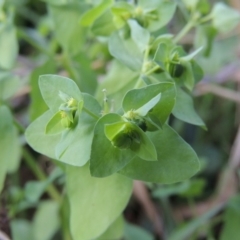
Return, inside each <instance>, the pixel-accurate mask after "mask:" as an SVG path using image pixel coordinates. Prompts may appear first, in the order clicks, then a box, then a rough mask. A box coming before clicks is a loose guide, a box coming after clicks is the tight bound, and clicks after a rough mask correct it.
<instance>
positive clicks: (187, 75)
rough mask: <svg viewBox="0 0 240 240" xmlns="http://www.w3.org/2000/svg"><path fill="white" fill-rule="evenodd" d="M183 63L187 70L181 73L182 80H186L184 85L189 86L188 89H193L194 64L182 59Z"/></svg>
mask: <svg viewBox="0 0 240 240" xmlns="http://www.w3.org/2000/svg"><path fill="white" fill-rule="evenodd" d="M181 64H182V66H183V67H185V71H184V72H183V74H182V75H181V77H180V81H181V80H182V81H183V82H184V85H185V86H186V87H187V89H188V90H190V91H192V89H193V87H194V84H195V79H194V74H193V69H192V64H191V62H185V61H181Z"/></svg>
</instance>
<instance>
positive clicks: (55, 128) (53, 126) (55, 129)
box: [45, 112, 65, 134]
mask: <svg viewBox="0 0 240 240" xmlns="http://www.w3.org/2000/svg"><path fill="white" fill-rule="evenodd" d="M64 129H65V127H64V126H63V125H62V124H61V113H60V112H57V113H56V114H55V115H53V117H52V118H51V119H50V121H49V122H48V123H47V125H46V129H45V133H46V134H57V133H60V132H62V131H63V130H64Z"/></svg>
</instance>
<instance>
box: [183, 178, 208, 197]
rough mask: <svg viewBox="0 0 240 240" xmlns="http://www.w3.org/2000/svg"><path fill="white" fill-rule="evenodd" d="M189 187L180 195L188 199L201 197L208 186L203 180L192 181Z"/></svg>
mask: <svg viewBox="0 0 240 240" xmlns="http://www.w3.org/2000/svg"><path fill="white" fill-rule="evenodd" d="M189 183H190V184H189V187H188V188H187V189H185V191H182V192H181V193H180V194H179V195H180V196H182V197H186V198H191V197H192V198H193V197H199V196H201V194H202V193H203V190H204V188H205V186H206V181H205V180H204V179H202V178H197V179H191V180H190V181H189Z"/></svg>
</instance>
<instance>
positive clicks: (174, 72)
mask: <svg viewBox="0 0 240 240" xmlns="http://www.w3.org/2000/svg"><path fill="white" fill-rule="evenodd" d="M168 71H169V73H170V75H171V76H172V77H175V78H179V77H181V76H182V74H183V73H184V71H185V67H184V66H183V65H181V64H179V63H170V64H169V65H168Z"/></svg>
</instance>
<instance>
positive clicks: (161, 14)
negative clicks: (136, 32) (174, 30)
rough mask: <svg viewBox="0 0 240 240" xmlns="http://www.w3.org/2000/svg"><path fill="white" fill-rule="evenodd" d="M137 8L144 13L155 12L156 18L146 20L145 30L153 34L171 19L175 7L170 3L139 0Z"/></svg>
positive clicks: (174, 4)
mask: <svg viewBox="0 0 240 240" xmlns="http://www.w3.org/2000/svg"><path fill="white" fill-rule="evenodd" d="M139 6H140V7H142V9H143V11H144V13H149V12H152V11H154V10H155V11H156V15H157V18H156V19H153V18H148V25H147V29H149V30H150V31H151V32H154V31H157V30H158V29H160V28H162V27H164V26H165V25H167V23H168V22H169V21H170V20H171V19H172V17H173V15H174V13H175V10H176V6H177V5H176V3H175V2H171V1H156V0H151V1H149V0H141V1H139Z"/></svg>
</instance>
